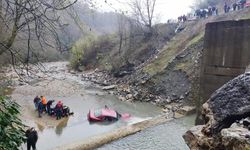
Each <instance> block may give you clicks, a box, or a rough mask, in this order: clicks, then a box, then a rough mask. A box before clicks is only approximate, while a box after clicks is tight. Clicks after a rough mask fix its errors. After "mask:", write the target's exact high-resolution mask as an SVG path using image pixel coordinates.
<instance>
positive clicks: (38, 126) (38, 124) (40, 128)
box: [35, 122, 45, 132]
mask: <svg viewBox="0 0 250 150" xmlns="http://www.w3.org/2000/svg"><path fill="white" fill-rule="evenodd" d="M35 123H36V125H37V128H38V130H39V131H41V132H42V131H43V130H44V129H45V126H43V125H41V124H40V123H39V122H35Z"/></svg>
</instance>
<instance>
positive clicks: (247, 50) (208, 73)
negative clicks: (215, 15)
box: [200, 20, 250, 101]
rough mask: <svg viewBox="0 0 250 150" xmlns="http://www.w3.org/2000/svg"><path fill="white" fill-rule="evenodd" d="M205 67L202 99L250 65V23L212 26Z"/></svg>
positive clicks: (235, 22) (204, 55) (202, 68)
mask: <svg viewBox="0 0 250 150" xmlns="http://www.w3.org/2000/svg"><path fill="white" fill-rule="evenodd" d="M204 41H205V43H204V53H203V60H202V67H201V81H200V84H201V91H200V92H201V96H202V98H203V100H205V101H206V100H207V99H208V98H209V97H210V95H211V94H212V93H213V92H214V91H215V90H216V89H218V88H219V87H221V86H222V85H223V84H225V83H226V82H227V81H229V80H231V79H233V78H234V77H236V76H238V75H240V74H242V73H244V72H245V69H246V67H247V66H248V65H249V64H250V20H239V21H223V22H214V23H208V24H207V25H206V32H205V40H204Z"/></svg>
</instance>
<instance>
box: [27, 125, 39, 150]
mask: <svg viewBox="0 0 250 150" xmlns="http://www.w3.org/2000/svg"><path fill="white" fill-rule="evenodd" d="M25 136H26V137H27V150H30V149H31V147H32V149H33V150H36V142H37V140H38V134H37V131H36V130H35V129H34V128H29V129H28V130H26V132H25Z"/></svg>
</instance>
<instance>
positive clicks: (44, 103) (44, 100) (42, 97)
mask: <svg viewBox="0 0 250 150" xmlns="http://www.w3.org/2000/svg"><path fill="white" fill-rule="evenodd" d="M41 100H42V104H43V109H44V110H45V111H46V105H47V100H46V98H45V97H44V96H41ZM46 112H47V111H46Z"/></svg>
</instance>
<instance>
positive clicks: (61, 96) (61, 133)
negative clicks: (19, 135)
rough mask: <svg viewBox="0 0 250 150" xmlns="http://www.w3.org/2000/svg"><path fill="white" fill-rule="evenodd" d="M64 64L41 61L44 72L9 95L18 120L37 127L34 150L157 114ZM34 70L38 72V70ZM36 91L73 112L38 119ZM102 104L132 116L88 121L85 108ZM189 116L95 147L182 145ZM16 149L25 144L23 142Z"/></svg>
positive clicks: (156, 110)
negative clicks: (18, 108)
mask: <svg viewBox="0 0 250 150" xmlns="http://www.w3.org/2000/svg"><path fill="white" fill-rule="evenodd" d="M66 65H67V63H66V62H57V63H47V64H44V66H45V68H46V69H47V73H46V76H44V77H43V78H39V79H37V80H34V82H32V84H29V85H22V86H17V87H16V89H15V90H14V92H13V94H12V97H13V99H15V100H16V101H17V102H18V103H19V104H20V105H21V106H22V116H21V117H22V120H23V121H24V123H25V124H27V125H29V126H33V127H36V128H37V129H38V134H39V140H38V143H37V149H38V150H50V149H54V148H56V147H58V146H61V145H67V144H71V143H74V142H75V141H79V140H84V139H87V138H89V137H92V136H95V135H99V134H103V133H106V132H109V131H112V130H114V129H117V128H119V127H122V126H126V125H130V124H133V123H137V122H140V121H143V120H146V119H149V118H153V117H156V116H158V115H160V114H161V113H162V112H161V109H160V108H159V107H157V106H154V105H152V104H149V103H130V102H122V101H120V100H118V99H117V98H116V97H115V96H114V95H110V94H108V93H106V92H104V91H102V90H101V89H100V88H98V87H97V86H95V85H93V84H91V83H88V82H86V81H82V80H81V76H80V75H78V74H71V73H69V72H68V71H65V70H67V68H66ZM36 73H37V74H38V75H39V76H42V75H43V73H42V72H41V71H37V72H36ZM48 74H49V75H48ZM36 95H44V96H46V98H47V100H49V99H54V100H56V101H58V100H61V101H62V102H63V103H64V105H67V106H69V107H70V109H71V110H72V111H73V112H74V115H73V116H70V117H69V118H63V119H61V120H59V121H58V120H56V119H55V118H53V117H49V116H47V115H46V114H43V116H42V118H38V114H37V112H36V111H35V110H34V105H33V99H34V97H35V96H36ZM104 105H107V106H109V107H111V108H113V109H115V110H117V111H119V112H120V113H129V114H131V115H132V117H131V118H129V119H128V120H119V121H117V122H115V123H111V124H107V123H105V124H100V123H99V124H97V123H95V124H90V123H89V122H88V120H87V113H88V111H89V109H91V108H102V107H104ZM193 120H194V117H192V116H191V117H185V118H182V119H177V120H174V121H171V122H168V123H166V124H163V125H160V126H156V127H153V128H149V129H147V130H145V131H143V132H140V133H137V134H135V135H132V136H129V137H126V138H124V139H121V140H118V141H115V142H113V143H111V144H107V145H104V146H103V147H101V148H99V149H101V150H102V149H114V150H115V149H188V148H187V146H186V145H185V143H184V141H183V139H182V138H181V135H182V134H183V133H184V131H185V130H187V129H188V128H189V127H191V126H192V125H193ZM22 148H23V149H26V147H25V145H23V147H22Z"/></svg>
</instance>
